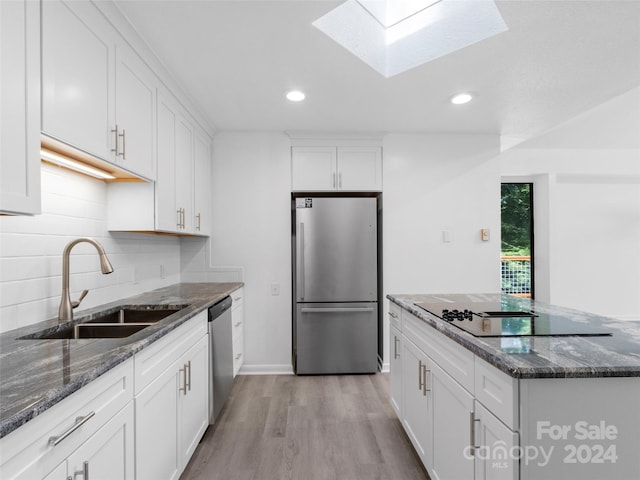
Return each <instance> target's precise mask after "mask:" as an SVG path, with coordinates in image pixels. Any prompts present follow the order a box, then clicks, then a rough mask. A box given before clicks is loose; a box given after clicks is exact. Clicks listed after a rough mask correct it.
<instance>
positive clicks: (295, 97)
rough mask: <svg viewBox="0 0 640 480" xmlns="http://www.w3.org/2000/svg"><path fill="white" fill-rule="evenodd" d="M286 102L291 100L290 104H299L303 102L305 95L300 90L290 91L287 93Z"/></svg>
mask: <svg viewBox="0 0 640 480" xmlns="http://www.w3.org/2000/svg"><path fill="white" fill-rule="evenodd" d="M286 96H287V100H291V101H292V102H300V101H302V100H304V97H305V94H304V93H303V92H301V91H300V90H291V91H290V92H287V95H286Z"/></svg>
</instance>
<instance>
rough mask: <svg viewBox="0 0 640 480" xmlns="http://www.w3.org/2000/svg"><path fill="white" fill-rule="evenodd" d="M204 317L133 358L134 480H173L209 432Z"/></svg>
mask: <svg viewBox="0 0 640 480" xmlns="http://www.w3.org/2000/svg"><path fill="white" fill-rule="evenodd" d="M207 359H208V338H207V312H206V311H205V312H202V313H200V314H198V315H197V316H196V317H195V318H193V319H192V320H190V321H188V322H186V323H185V324H183V325H181V326H180V327H179V328H177V329H176V331H175V332H173V333H172V334H170V335H167V336H166V337H165V338H163V339H161V340H159V341H158V342H156V344H154V345H152V346H150V347H149V348H146V349H144V350H143V351H142V352H140V353H139V354H137V355H136V357H135V363H136V397H135V406H136V478H137V479H138V480H145V479H149V480H165V479H177V478H179V476H180V474H181V473H182V471H183V470H184V467H185V466H186V464H187V462H188V461H189V458H190V457H191V455H192V453H193V451H194V450H195V447H196V446H197V444H198V441H199V440H200V438H201V437H202V435H203V434H204V431H205V430H206V428H207V426H208V392H209V384H208V360H207Z"/></svg>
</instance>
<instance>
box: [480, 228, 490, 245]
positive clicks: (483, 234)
mask: <svg viewBox="0 0 640 480" xmlns="http://www.w3.org/2000/svg"><path fill="white" fill-rule="evenodd" d="M480 237H481V238H482V241H483V242H488V241H489V238H490V237H491V232H490V230H489V229H488V228H483V229H482V230H480Z"/></svg>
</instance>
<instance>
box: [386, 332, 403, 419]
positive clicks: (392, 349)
mask: <svg viewBox="0 0 640 480" xmlns="http://www.w3.org/2000/svg"><path fill="white" fill-rule="evenodd" d="M389 340H390V344H389V356H390V359H389V370H390V372H391V375H390V379H389V387H390V394H391V398H390V399H391V406H392V407H393V409H394V410H395V412H396V415H398V418H402V410H403V409H402V334H401V333H400V331H399V330H398V329H397V328H396V327H394V326H392V327H391V328H390V329H389Z"/></svg>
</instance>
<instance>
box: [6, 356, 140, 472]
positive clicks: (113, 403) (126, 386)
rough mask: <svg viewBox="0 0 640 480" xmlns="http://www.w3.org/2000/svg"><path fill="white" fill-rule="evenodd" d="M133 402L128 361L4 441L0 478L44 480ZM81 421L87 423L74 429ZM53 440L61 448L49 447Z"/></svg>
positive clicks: (129, 362)
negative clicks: (52, 439)
mask: <svg viewBox="0 0 640 480" xmlns="http://www.w3.org/2000/svg"><path fill="white" fill-rule="evenodd" d="M132 399H133V360H132V359H129V360H127V361H126V362H124V363H123V364H121V365H118V366H117V367H115V368H113V369H112V370H110V371H109V372H107V373H105V374H104V375H102V376H101V377H99V378H97V379H96V380H94V381H92V382H90V383H89V384H87V385H86V386H84V387H82V388H81V389H80V390H78V391H77V392H75V393H73V394H72V395H70V396H69V397H67V398H65V399H64V400H62V401H60V402H59V403H58V404H56V405H54V406H53V407H51V408H50V409H48V410H46V411H45V412H43V413H42V414H41V415H39V416H38V417H37V418H34V419H33V420H31V421H30V422H28V423H26V424H25V425H23V426H22V427H20V428H18V429H17V430H15V431H13V432H11V433H10V434H9V435H7V436H6V437H4V438H2V440H0V450H1V451H2V467H0V478H2V479H3V480H10V479H14V478H16V479H25V480H30V479H31V478H33V477H34V476H36V477H38V478H42V477H44V476H45V475H46V474H48V473H49V472H50V471H52V470H53V469H54V468H55V467H56V466H57V465H59V464H60V463H61V462H63V461H64V460H65V459H66V458H67V457H69V455H71V453H72V452H73V451H75V450H76V449H77V448H78V447H79V446H80V445H81V444H82V443H83V442H84V441H85V440H87V439H88V438H89V437H90V436H91V435H93V434H94V433H95V432H96V431H98V429H99V428H101V427H102V426H103V425H105V424H106V423H107V422H108V421H109V420H110V419H111V418H112V417H113V416H114V415H115V414H116V413H117V412H118V411H119V410H121V409H122V408H123V407H124V406H126V405H127V403H129V402H130V401H131V400H132ZM92 413H93V415H91V414H92ZM81 419H86V421H85V422H84V423H83V424H82V425H80V426H78V427H77V428H76V429H72V427H73V426H74V425H76V424H79V422H80V421H82V420H81ZM67 432H70V433H69V435H68V436H66V438H62V437H63V434H64V433H67ZM52 437H58V441H59V443H58V445H53V444H50V442H49V440H50V439H51V438H52ZM25 475H26V476H25Z"/></svg>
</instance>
